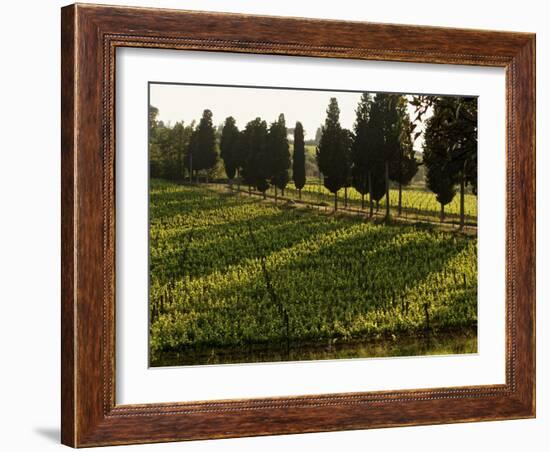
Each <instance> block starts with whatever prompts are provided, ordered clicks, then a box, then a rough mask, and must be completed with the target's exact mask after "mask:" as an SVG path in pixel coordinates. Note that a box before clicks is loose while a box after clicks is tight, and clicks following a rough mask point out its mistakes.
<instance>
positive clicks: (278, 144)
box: [267, 113, 290, 202]
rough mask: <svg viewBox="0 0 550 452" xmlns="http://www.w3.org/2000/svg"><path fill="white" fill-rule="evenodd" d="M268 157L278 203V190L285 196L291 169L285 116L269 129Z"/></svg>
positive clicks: (281, 116) (280, 117)
mask: <svg viewBox="0 0 550 452" xmlns="http://www.w3.org/2000/svg"><path fill="white" fill-rule="evenodd" d="M267 156H268V165H269V166H270V174H271V183H272V184H273V186H274V187H275V202H276V201H277V188H279V189H280V190H281V193H282V195H283V196H284V194H285V187H286V185H287V184H288V181H289V179H290V178H289V175H288V170H289V168H290V152H289V150H288V138H287V130H286V123H285V116H284V115H283V114H282V113H281V114H280V115H279V118H278V119H277V121H276V122H274V123H272V124H271V125H270V127H269V131H268V136H267Z"/></svg>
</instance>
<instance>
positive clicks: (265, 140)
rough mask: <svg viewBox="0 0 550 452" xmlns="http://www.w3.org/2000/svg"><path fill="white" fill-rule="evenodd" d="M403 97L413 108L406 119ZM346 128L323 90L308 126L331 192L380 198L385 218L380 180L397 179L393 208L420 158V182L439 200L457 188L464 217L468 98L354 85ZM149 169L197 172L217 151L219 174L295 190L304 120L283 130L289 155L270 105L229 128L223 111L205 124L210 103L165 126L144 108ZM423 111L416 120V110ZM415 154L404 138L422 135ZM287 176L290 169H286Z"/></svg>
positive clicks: (469, 147)
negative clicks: (356, 95)
mask: <svg viewBox="0 0 550 452" xmlns="http://www.w3.org/2000/svg"><path fill="white" fill-rule="evenodd" d="M409 105H411V106H412V107H413V110H414V116H415V117H414V119H413V120H412V121H411V116H410V114H409V111H408V109H409ZM355 112H356V120H355V123H354V126H353V130H348V129H345V128H343V127H342V126H341V124H340V109H339V106H338V102H337V99H336V98H331V99H330V102H329V105H328V108H327V110H326V114H327V115H326V119H325V122H324V124H323V125H322V126H321V127H320V128H319V129H318V130H317V132H316V137H315V142H317V143H318V144H317V146H316V160H317V165H318V167H319V170H320V173H321V174H322V176H323V177H322V179H323V184H324V186H325V187H326V188H327V189H328V190H329V191H330V192H331V193H333V194H334V210H337V209H338V194H339V192H340V190H342V189H343V190H344V203H345V204H346V205H347V191H348V188H349V187H353V188H354V189H355V190H357V192H358V193H360V195H361V207H362V208H363V209H365V207H366V200H367V197H368V206H369V213H370V215H371V216H372V215H373V210H374V208H376V210H378V209H379V204H380V201H381V200H382V199H383V198H384V197H385V198H386V202H385V206H386V212H385V214H386V218H389V216H390V185H391V184H392V183H393V184H395V185H397V188H398V201H397V214H398V215H401V211H402V189H403V186H407V185H409V184H410V182H411V180H412V179H413V177H414V176H415V174H416V173H417V171H418V167H419V166H420V165H424V166H425V168H426V186H427V188H428V189H429V190H431V191H432V192H433V193H434V194H435V196H436V199H437V201H438V202H439V203H440V205H441V220H442V221H443V219H444V215H445V205H447V204H448V203H450V202H451V201H452V200H453V199H454V197H455V195H456V194H457V193H459V196H460V225H461V227H462V226H463V225H464V197H465V191H466V187H467V186H470V187H471V190H472V192H473V193H474V194H477V100H476V99H475V98H465V97H440V96H424V95H419V96H413V98H412V100H409V99H407V97H405V96H402V95H397V94H387V93H378V94H376V95H372V94H370V93H363V94H362V96H361V98H360V101H359V103H358V106H357V108H356V111H355ZM149 115H150V118H149V119H150V123H149V124H150V130H149V133H150V137H149V138H150V174H151V176H152V177H164V178H167V179H183V178H184V177H185V175H187V176H188V178H189V180H193V179H194V180H197V181H198V177H199V174H203V176H204V177H205V178H206V180H208V177H212V176H213V175H214V173H215V170H216V168H217V165H218V161H219V159H218V155H219V157H221V161H222V162H223V167H224V170H225V173H226V175H227V178H228V179H229V183H230V184H232V183H234V180H236V181H237V183H238V184H239V185H240V184H241V183H242V184H244V185H247V186H248V187H249V192H251V190H252V188H255V189H256V190H258V191H260V192H261V193H263V195H264V198H265V197H266V191H267V190H268V189H269V188H270V187H273V188H274V190H275V197H276V198H277V196H278V190H280V191H281V193H282V195H283V196H284V191H285V188H286V186H287V184H288V183H289V181H290V180H291V178H292V180H293V182H294V185H295V187H296V189H297V190H298V196H299V197H300V198H301V190H302V188H303V187H304V186H305V184H306V171H305V141H304V135H305V133H304V129H303V126H302V124H301V123H300V122H299V121H298V122H297V123H296V124H295V126H294V128H292V129H290V131H291V133H292V134H293V142H292V147H293V152H292V158H291V155H290V144H289V141H288V132H289V129H287V127H286V123H285V117H284V115H283V114H280V115H279V117H278V118H277V120H276V121H274V122H272V123H270V124H269V125H268V124H267V122H266V121H265V120H262V119H261V118H259V117H258V118H255V119H254V120H252V121H250V122H248V123H247V124H246V126H245V128H244V129H242V130H239V129H238V127H237V125H236V121H235V119H234V118H233V117H231V116H230V117H228V118H226V119H225V122H224V124H223V126H220V127H217V128H216V127H214V125H213V123H212V112H211V111H210V110H208V109H207V110H204V112H203V115H202V117H201V119H200V121H199V122H198V124H195V123H191V124H189V125H187V126H185V125H184V124H183V123H176V124H175V125H174V126H173V127H171V128H170V127H166V126H165V125H164V124H162V123H161V122H159V121H157V119H156V118H157V115H158V110H157V109H156V108H155V107H150V112H149ZM426 116H428V118H427V119H426V120H424V121H423V118H425V117H426ZM418 124H424V130H423V133H424V143H423V153H422V159H421V160H418V159H417V158H416V153H415V151H414V149H413V143H414V141H415V140H416V139H417V138H418V137H419V136H420V135H421V134H422V131H419V130H417V127H418ZM291 175H292V176H291Z"/></svg>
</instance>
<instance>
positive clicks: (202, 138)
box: [189, 109, 218, 173]
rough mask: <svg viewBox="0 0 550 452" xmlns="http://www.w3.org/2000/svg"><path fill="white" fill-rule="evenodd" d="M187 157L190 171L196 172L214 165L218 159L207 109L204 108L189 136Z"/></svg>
mask: <svg viewBox="0 0 550 452" xmlns="http://www.w3.org/2000/svg"><path fill="white" fill-rule="evenodd" d="M189 159H190V164H189V165H190V168H191V171H195V172H196V173H198V171H201V170H208V169H210V168H212V167H214V165H215V164H216V162H217V160H218V153H217V151H216V134H215V130H214V126H213V125H212V112H211V111H210V110H208V109H207V110H204V112H203V114H202V118H201V120H200V122H199V125H198V126H197V128H196V129H195V132H194V133H193V136H192V138H191V143H190V155H189Z"/></svg>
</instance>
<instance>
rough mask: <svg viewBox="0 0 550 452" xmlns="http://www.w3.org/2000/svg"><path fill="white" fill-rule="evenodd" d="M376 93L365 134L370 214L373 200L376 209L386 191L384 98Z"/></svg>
mask: <svg viewBox="0 0 550 452" xmlns="http://www.w3.org/2000/svg"><path fill="white" fill-rule="evenodd" d="M380 96H381V95H380V94H377V95H376V96H375V98H374V100H373V102H372V104H371V107H370V111H369V120H368V126H367V132H366V136H367V137H368V140H367V141H366V143H365V146H366V151H365V152H366V166H367V181H368V186H369V204H370V215H371V216H372V210H373V202H376V210H377V211H378V209H379V206H380V200H381V199H382V197H383V196H384V194H385V193H386V175H385V162H386V152H385V140H384V100H383V98H382V97H380Z"/></svg>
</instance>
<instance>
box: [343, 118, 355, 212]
mask: <svg viewBox="0 0 550 452" xmlns="http://www.w3.org/2000/svg"><path fill="white" fill-rule="evenodd" d="M352 145H353V133H352V132H351V130H348V129H342V138H341V146H342V151H341V152H342V159H343V160H344V165H343V167H344V169H345V174H344V183H343V187H344V207H346V208H347V207H348V188H349V187H351V186H352V172H351V166H352V161H351V147H352Z"/></svg>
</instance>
